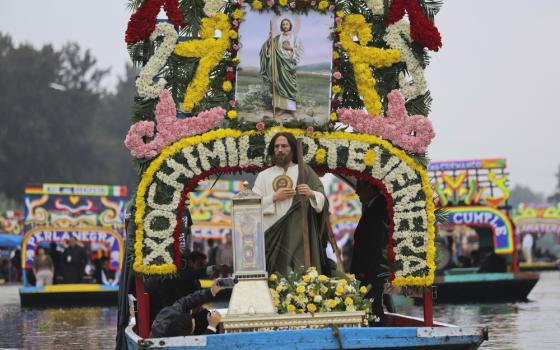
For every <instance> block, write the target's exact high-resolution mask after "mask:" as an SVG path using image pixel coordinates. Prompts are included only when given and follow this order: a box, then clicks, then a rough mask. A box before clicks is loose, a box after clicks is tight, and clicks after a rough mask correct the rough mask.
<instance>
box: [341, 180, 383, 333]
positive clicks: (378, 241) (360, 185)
mask: <svg viewBox="0 0 560 350" xmlns="http://www.w3.org/2000/svg"><path fill="white" fill-rule="evenodd" d="M356 193H357V194H358V197H359V198H360V202H361V203H362V217H361V218H360V221H359V222H358V226H357V227H356V230H355V231H354V249H353V254H352V263H351V265H350V273H353V274H354V275H356V278H357V279H359V280H360V281H361V282H362V284H364V285H371V289H370V290H369V292H368V294H367V295H366V298H373V305H372V306H373V307H372V312H373V314H374V315H375V316H377V317H378V318H379V319H380V322H382V319H383V313H384V312H383V289H384V285H385V280H386V277H384V275H385V274H386V273H387V269H386V268H385V267H384V265H386V264H387V261H386V259H385V257H384V256H383V251H384V249H385V248H386V247H387V244H388V243H389V213H388V211H387V201H386V200H385V197H384V196H383V194H382V193H381V191H380V190H379V188H378V187H377V186H375V185H374V184H372V183H371V182H369V181H366V180H358V182H357V185H356ZM386 304H389V303H386ZM389 305H390V304H389Z"/></svg>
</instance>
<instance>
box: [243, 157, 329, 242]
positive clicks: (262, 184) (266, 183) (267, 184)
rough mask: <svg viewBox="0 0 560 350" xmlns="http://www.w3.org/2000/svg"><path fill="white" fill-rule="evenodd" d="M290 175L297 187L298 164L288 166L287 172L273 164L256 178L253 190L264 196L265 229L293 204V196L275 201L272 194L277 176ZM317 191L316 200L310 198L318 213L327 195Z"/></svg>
mask: <svg viewBox="0 0 560 350" xmlns="http://www.w3.org/2000/svg"><path fill="white" fill-rule="evenodd" d="M284 174H285V175H288V176H289V177H290V178H291V179H292V184H293V186H292V188H293V189H295V188H296V185H297V178H298V174H299V169H298V166H297V164H295V165H294V166H291V167H289V168H288V171H287V172H284V169H283V168H281V167H279V166H272V167H270V168H268V169H266V170H264V171H262V172H260V173H259V175H257V179H256V180H255V186H254V187H253V192H255V193H258V194H260V195H261V196H262V197H263V200H262V205H263V226H264V230H265V231H266V230H268V228H269V227H270V226H272V225H274V223H275V222H276V221H278V219H280V218H281V217H282V216H284V215H285V214H286V213H287V212H288V209H290V207H291V206H292V201H293V198H288V199H284V200H282V201H277V202H276V203H274V202H273V201H272V195H273V194H274V190H273V189H272V181H274V179H275V178H276V177H277V176H280V175H284ZM313 192H314V193H315V200H310V201H309V202H310V204H311V206H312V207H313V209H315V211H316V212H317V213H320V212H321V211H322V210H323V206H324V205H325V196H324V195H323V194H322V193H321V192H317V191H313Z"/></svg>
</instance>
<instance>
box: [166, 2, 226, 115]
mask: <svg viewBox="0 0 560 350" xmlns="http://www.w3.org/2000/svg"><path fill="white" fill-rule="evenodd" d="M230 29H231V27H230V23H229V20H228V17H227V16H226V15H225V14H223V13H217V14H216V15H214V16H212V17H208V18H203V19H202V26H201V32H200V36H201V38H202V39H200V40H189V41H184V42H181V43H178V44H177V47H176V48H175V54H177V55H179V56H183V57H199V58H200V62H199V63H198V69H197V70H196V72H195V74H194V78H193V80H192V81H191V82H190V83H189V85H188V86H187V91H186V92H185V100H184V101H183V109H184V110H185V111H187V112H188V111H191V110H192V109H193V108H194V107H195V106H196V105H197V104H198V103H199V102H200V101H201V100H202V99H203V98H204V95H205V94H206V92H207V91H208V86H209V84H210V72H211V71H212V69H214V67H216V65H217V64H218V63H219V62H220V60H221V59H222V58H223V57H224V53H225V52H226V51H227V49H228V48H229V46H230V39H231V36H232V35H233V33H235V36H237V33H236V32H235V31H232V30H230ZM216 30H219V31H220V32H221V33H222V35H221V37H220V38H217V39H216V38H214V36H215V33H216ZM232 32H233V33H232ZM229 84H230V85H231V83H229ZM230 90H231V88H230Z"/></svg>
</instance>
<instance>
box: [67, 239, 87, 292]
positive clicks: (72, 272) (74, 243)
mask: <svg viewBox="0 0 560 350" xmlns="http://www.w3.org/2000/svg"><path fill="white" fill-rule="evenodd" d="M86 263H87V253H86V250H85V249H84V248H83V247H82V246H80V245H78V240H77V239H76V237H74V236H71V237H70V239H69V240H68V247H67V248H66V249H65V250H64V253H62V276H63V280H64V283H82V277H83V275H84V268H85V266H86Z"/></svg>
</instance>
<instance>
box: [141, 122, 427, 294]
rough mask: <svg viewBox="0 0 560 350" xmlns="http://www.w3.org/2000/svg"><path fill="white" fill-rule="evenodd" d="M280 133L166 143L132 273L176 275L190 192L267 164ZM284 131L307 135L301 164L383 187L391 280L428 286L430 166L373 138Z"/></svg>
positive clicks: (151, 175)
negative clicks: (217, 177)
mask: <svg viewBox="0 0 560 350" xmlns="http://www.w3.org/2000/svg"><path fill="white" fill-rule="evenodd" d="M278 130H279V128H273V129H270V130H268V131H246V132H242V131H238V130H232V129H220V130H215V131H210V132H207V133H205V134H203V135H200V136H192V137H188V138H184V139H182V140H180V141H178V142H176V143H175V144H173V145H172V146H169V147H167V148H165V149H164V150H163V151H162V152H161V154H160V155H159V156H158V157H157V158H155V159H154V160H153V161H152V163H151V164H150V166H149V167H148V169H147V170H146V172H145V173H144V174H143V176H142V179H141V181H140V184H139V186H138V191H137V194H136V207H137V209H136V213H135V217H134V221H135V224H136V237H135V239H136V241H135V245H134V248H135V260H134V270H135V271H137V272H140V273H146V274H172V273H175V272H176V271H177V266H178V263H179V259H180V255H179V254H180V252H179V243H178V235H179V232H180V225H178V222H179V221H178V219H179V218H180V217H181V214H182V213H181V211H182V207H183V204H184V201H185V198H186V195H187V194H188V192H189V191H191V190H192V189H193V188H194V187H195V186H196V183H197V182H198V181H200V180H202V179H204V178H206V177H208V176H210V175H212V174H215V173H221V172H231V171H252V172H254V171H258V170H260V169H263V168H264V152H265V145H266V144H267V142H268V141H269V140H270V139H271V137H272V135H274V133H275V132H277V131H278ZM284 130H285V131H289V132H292V133H294V134H295V135H296V136H298V137H301V138H302V140H303V142H304V161H305V162H306V163H308V164H310V165H311V166H312V167H313V168H314V169H315V170H316V171H318V172H333V173H343V174H346V175H352V176H356V177H360V178H365V179H369V180H370V181H377V182H378V183H379V184H381V185H382V187H383V188H384V191H385V194H386V197H387V199H388V207H389V212H390V214H391V215H390V216H391V223H390V231H391V237H392V239H391V243H390V256H389V258H390V260H391V261H392V262H393V263H394V265H395V271H394V274H393V276H392V277H393V278H392V283H393V285H430V284H431V283H432V282H433V274H434V255H435V248H434V221H435V216H434V204H433V200H432V189H431V187H430V183H429V179H428V175H427V173H426V171H425V169H424V168H423V167H422V166H421V165H419V164H417V163H416V162H415V161H414V160H413V159H412V158H410V157H409V156H408V155H407V154H406V153H405V152H404V151H402V150H399V149H397V148H395V147H393V146H392V145H391V144H390V143H389V142H387V141H384V140H381V139H379V138H377V137H375V136H370V135H356V134H349V133H344V132H333V133H322V132H313V133H308V134H306V131H305V130H302V129H284Z"/></svg>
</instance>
